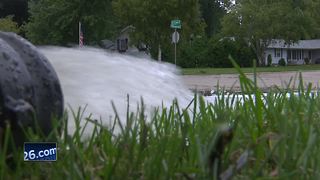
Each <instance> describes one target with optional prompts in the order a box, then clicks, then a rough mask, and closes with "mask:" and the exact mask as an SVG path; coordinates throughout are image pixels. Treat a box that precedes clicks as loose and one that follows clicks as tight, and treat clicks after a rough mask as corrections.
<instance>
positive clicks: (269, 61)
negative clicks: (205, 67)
mask: <svg viewBox="0 0 320 180" xmlns="http://www.w3.org/2000/svg"><path fill="white" fill-rule="evenodd" d="M267 61H268V66H271V63H272V57H271V54H269V55H268V58H267Z"/></svg>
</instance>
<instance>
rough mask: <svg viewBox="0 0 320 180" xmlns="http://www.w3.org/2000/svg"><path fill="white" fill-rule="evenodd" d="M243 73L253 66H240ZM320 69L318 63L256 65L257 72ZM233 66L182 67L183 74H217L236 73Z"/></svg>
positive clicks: (249, 71) (250, 70)
mask: <svg viewBox="0 0 320 180" xmlns="http://www.w3.org/2000/svg"><path fill="white" fill-rule="evenodd" d="M241 70H242V71H243V72H244V73H252V71H253V68H241ZM316 70H320V65H319V64H312V65H299V66H285V67H283V66H279V67H258V68H257V72H288V71H296V72H298V71H316ZM236 73H238V71H237V70H236V69H235V68H184V69H182V74H183V75H219V74H236Z"/></svg>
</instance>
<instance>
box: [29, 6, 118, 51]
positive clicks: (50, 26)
mask: <svg viewBox="0 0 320 180" xmlns="http://www.w3.org/2000/svg"><path fill="white" fill-rule="evenodd" d="M29 13H30V15H31V16H30V18H29V21H30V22H29V23H28V24H27V25H26V31H27V37H28V38H29V39H30V40H31V41H32V42H34V43H37V44H57V45H65V44H67V43H77V42H78V22H81V23H82V26H83V30H84V40H85V43H87V44H88V43H92V42H97V41H99V40H101V39H105V38H111V37H113V35H114V34H115V32H116V28H117V25H116V23H117V21H116V20H115V17H114V16H113V11H112V5H111V0H95V1H87V0H69V1H65V0H31V1H30V2H29Z"/></svg>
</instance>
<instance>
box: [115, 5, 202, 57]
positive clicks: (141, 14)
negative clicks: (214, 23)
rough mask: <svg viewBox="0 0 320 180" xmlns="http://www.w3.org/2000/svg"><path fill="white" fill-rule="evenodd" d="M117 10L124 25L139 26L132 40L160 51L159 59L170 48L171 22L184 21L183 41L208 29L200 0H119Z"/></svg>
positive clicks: (153, 50)
mask: <svg viewBox="0 0 320 180" xmlns="http://www.w3.org/2000/svg"><path fill="white" fill-rule="evenodd" d="M113 7H114V10H115V13H116V14H117V16H118V17H119V19H120V20H121V22H122V25H123V26H128V25H133V26H134V27H135V32H134V33H133V34H132V35H131V38H132V39H133V40H134V41H136V42H139V41H140V42H144V43H146V44H147V45H148V46H149V47H151V52H156V51H155V50H158V57H161V47H162V46H168V45H170V40H171V34H172V32H173V29H170V21H171V20H173V19H180V20H181V22H182V30H181V31H180V32H181V35H180V38H181V39H188V40H189V37H190V35H191V33H199V32H201V31H202V30H203V27H204V26H203V25H202V24H201V22H200V12H199V4H198V0H184V1H181V0H161V1H159V0H148V1H145V0H115V1H114V2H113ZM153 56H154V57H155V55H153ZM159 60H161V58H159Z"/></svg>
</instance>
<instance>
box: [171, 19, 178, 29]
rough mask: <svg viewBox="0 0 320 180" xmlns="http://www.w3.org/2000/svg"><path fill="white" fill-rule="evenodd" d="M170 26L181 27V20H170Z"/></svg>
mask: <svg viewBox="0 0 320 180" xmlns="http://www.w3.org/2000/svg"><path fill="white" fill-rule="evenodd" d="M170 27H171V28H174V29H181V21H180V20H179V19H175V20H172V21H171V24H170Z"/></svg>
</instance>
